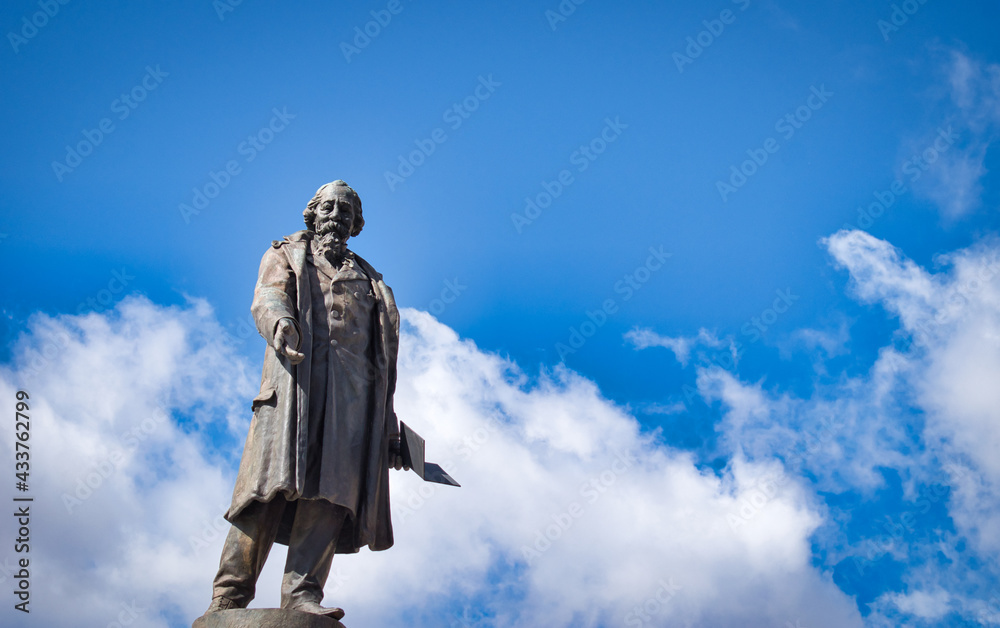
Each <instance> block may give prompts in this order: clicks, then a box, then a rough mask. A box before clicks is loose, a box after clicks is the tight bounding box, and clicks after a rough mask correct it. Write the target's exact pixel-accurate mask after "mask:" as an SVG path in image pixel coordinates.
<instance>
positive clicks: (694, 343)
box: [625, 329, 725, 366]
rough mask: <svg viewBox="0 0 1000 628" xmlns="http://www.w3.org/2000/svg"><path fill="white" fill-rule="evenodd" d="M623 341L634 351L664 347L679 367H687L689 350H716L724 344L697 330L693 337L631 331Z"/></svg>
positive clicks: (712, 334)
mask: <svg viewBox="0 0 1000 628" xmlns="http://www.w3.org/2000/svg"><path fill="white" fill-rule="evenodd" d="M625 339H626V340H628V341H629V342H631V343H632V344H633V345H635V348H636V349H648V348H649V347H664V348H666V349H670V350H671V351H672V352H673V354H674V357H676V358H677V361H678V362H680V364H681V366H687V363H688V360H689V359H690V357H691V350H692V349H693V348H695V347H698V346H704V347H714V348H718V347H721V346H724V344H725V343H724V342H723V341H722V340H719V338H717V337H716V335H715V334H714V333H712V332H710V331H708V330H706V329H699V330H698V334H697V335H695V336H689V337H685V336H677V337H676V338H674V337H671V336H661V335H660V334H658V333H656V332H654V331H653V330H651V329H633V330H631V331H629V332H628V333H626V334H625Z"/></svg>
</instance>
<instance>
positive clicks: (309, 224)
mask: <svg viewBox="0 0 1000 628" xmlns="http://www.w3.org/2000/svg"><path fill="white" fill-rule="evenodd" d="M330 187H339V188H342V189H341V190H339V191H341V192H344V193H345V194H347V197H348V198H350V199H351V205H353V206H354V228H353V229H352V230H351V237H352V238H353V237H354V236H356V235H358V234H359V233H361V229H362V228H363V227H364V226H365V218H364V216H363V215H362V214H361V197H360V196H358V193H357V192H355V191H354V189H353V188H352V187H351V186H349V185H347V183H346V182H345V181H343V180H342V179H337V180H336V181H333V182H331V183H327V184H326V185H323V186H322V187H320V189H318V190H316V195H315V196H313V197H312V200H311V201H309V203H308V204H307V205H306V209H305V211H304V212H302V218H304V219H305V221H306V228H307V229H309V231H316V208H317V207H319V203H320V201H321V200H322V199H323V192H325V191H326V190H327V188H330Z"/></svg>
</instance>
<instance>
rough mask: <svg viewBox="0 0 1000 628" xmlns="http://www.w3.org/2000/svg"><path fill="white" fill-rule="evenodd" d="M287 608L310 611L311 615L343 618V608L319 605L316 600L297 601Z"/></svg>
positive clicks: (304, 611)
mask: <svg viewBox="0 0 1000 628" xmlns="http://www.w3.org/2000/svg"><path fill="white" fill-rule="evenodd" d="M287 610H290V611H301V612H303V613H312V614H313V615H322V616H323V617H330V618H332V619H336V620H341V619H343V618H344V609H342V608H337V607H336V606H333V607H330V608H327V607H325V606H320V605H319V603H317V602H312V601H309V602H299V603H298V604H296V605H295V606H289V607H288V609H287Z"/></svg>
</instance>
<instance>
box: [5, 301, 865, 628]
mask: <svg viewBox="0 0 1000 628" xmlns="http://www.w3.org/2000/svg"><path fill="white" fill-rule="evenodd" d="M404 320H405V324H404V333H403V337H402V341H401V351H402V353H401V356H400V380H399V388H398V393H397V403H396V407H397V410H398V412H399V414H400V416H401V418H402V419H403V420H405V421H407V422H408V423H409V424H411V425H412V426H413V427H414V429H416V430H417V431H418V432H420V433H421V434H422V435H423V436H425V437H426V438H427V442H428V458H430V459H432V460H435V461H438V462H441V463H443V464H445V465H446V466H447V467H448V468H449V469H450V470H451V472H452V475H454V476H455V477H456V479H458V480H459V481H460V482H461V483H462V484H463V486H462V488H458V489H455V488H451V487H442V486H438V485H427V484H423V483H421V482H420V481H419V479H418V478H416V476H414V475H413V474H402V473H394V474H393V478H392V485H393V503H394V525H395V529H396V543H397V545H396V547H394V548H393V549H391V550H389V551H388V552H380V553H371V552H367V551H363V552H362V553H361V554H359V555H356V556H341V557H338V558H337V559H336V560H335V561H334V570H333V577H332V578H331V583H330V584H329V585H328V587H327V592H328V602H330V603H337V604H341V605H343V606H345V607H346V608H347V610H348V612H349V613H350V614H349V616H348V619H349V620H352V622H354V623H356V624H357V625H363V624H366V623H367V624H370V625H391V624H397V623H401V622H403V621H404V620H405V622H406V624H407V625H413V626H441V625H452V624H455V625H460V624H461V622H463V621H464V622H466V623H467V624H469V625H483V626H488V625H497V626H507V625H514V624H520V625H570V624H573V625H581V626H600V625H622V624H624V625H640V624H642V619H641V615H639V614H636V608H638V609H639V610H638V613H644V612H648V613H650V618H649V622H648V623H647V625H664V624H667V623H672V624H676V625H692V626H693V625H697V626H730V625H741V626H772V625H784V624H785V623H786V622H793V625H794V622H796V621H800V620H801V621H802V623H803V625H808V626H836V627H842V626H852V625H853V626H858V625H861V620H860V617H859V615H858V613H857V612H856V610H855V608H854V605H853V602H852V601H851V600H850V599H849V598H848V597H847V596H845V595H844V594H843V593H841V592H840V591H839V590H838V589H837V588H836V587H835V586H834V584H833V583H832V581H831V579H830V574H829V573H825V572H821V571H819V570H817V569H816V568H815V567H814V566H813V564H812V557H811V548H810V538H811V535H812V534H813V532H814V531H815V530H816V529H817V527H818V526H820V525H821V523H822V521H823V515H822V511H821V509H819V508H818V506H817V505H816V503H815V500H814V499H813V497H811V495H810V491H809V490H807V489H806V488H805V487H804V486H803V485H802V483H801V482H800V481H799V480H797V479H794V478H791V477H788V476H786V475H784V474H783V470H782V468H781V466H780V465H778V464H777V463H775V462H774V461H773V460H770V461H753V460H745V459H743V458H741V457H736V458H734V459H733V461H732V463H731V464H730V465H729V466H728V467H727V468H726V469H725V470H724V472H723V473H721V474H716V473H714V472H712V471H710V470H702V469H699V468H698V467H697V466H695V464H694V463H693V461H692V459H691V457H690V456H689V455H687V454H685V453H683V452H678V451H674V450H671V449H666V448H663V447H660V446H657V445H655V444H654V443H653V442H652V441H651V440H649V439H648V438H647V437H645V436H644V435H643V434H642V433H641V432H640V430H639V424H638V422H637V421H636V420H635V419H634V418H633V417H632V416H630V415H629V414H627V413H626V411H625V410H624V409H623V408H621V407H618V406H616V405H614V404H612V403H611V402H609V401H608V400H606V399H604V398H603V397H602V396H601V395H600V392H599V390H598V389H597V387H596V385H595V384H594V383H593V382H591V381H589V380H586V379H584V378H582V377H581V376H579V375H577V374H575V373H573V372H570V371H568V370H565V369H563V368H557V369H556V370H555V371H553V372H550V373H547V374H545V375H543V376H542V377H541V379H540V380H539V381H529V380H528V378H526V377H525V376H524V375H523V374H522V373H521V372H520V371H519V370H518V368H517V367H516V365H514V364H512V363H510V362H507V361H504V360H502V359H501V358H499V357H497V356H495V355H490V354H487V353H484V352H482V351H480V350H478V349H477V348H476V347H475V345H473V344H472V343H471V342H469V341H463V340H461V339H460V338H458V336H457V335H456V334H455V333H454V332H453V331H452V330H451V329H449V328H447V327H445V326H443V325H441V324H440V323H438V322H437V321H435V320H434V319H433V318H432V317H431V316H429V315H428V314H425V313H421V312H417V311H413V310H407V311H405V312H404ZM222 337H224V332H223V331H222V329H221V327H220V326H219V325H218V323H217V321H216V320H215V319H214V315H213V314H212V312H211V310H210V308H208V307H207V306H206V305H205V304H204V303H200V302H194V303H192V304H190V305H189V306H187V307H185V308H162V307H158V306H156V305H154V304H152V303H149V302H148V301H145V300H142V299H130V300H127V301H125V302H124V303H123V304H122V305H120V306H119V307H118V309H117V310H116V311H115V313H114V314H113V315H111V316H104V315H97V314H91V315H88V316H85V317H71V316H67V317H57V318H48V317H44V316H38V317H36V318H35V319H34V321H33V323H32V326H31V329H30V332H29V334H28V335H27V336H26V337H25V338H24V339H23V340H22V342H21V344H20V346H19V348H18V350H17V351H16V352H15V355H16V357H15V362H14V365H15V368H16V369H18V371H17V372H21V373H22V374H23V373H25V372H26V370H27V369H28V368H29V367H27V366H26V364H27V363H29V362H31V359H32V354H31V350H32V349H33V348H34V349H43V348H44V347H45V346H46V345H47V344H49V343H54V342H57V339H58V342H61V343H62V346H63V348H62V349H61V350H60V351H58V352H52V351H50V352H49V354H50V355H49V357H47V358H45V360H46V364H44V365H43V368H36V369H34V372H33V373H32V374H31V375H30V378H28V379H25V380H24V381H23V382H22V384H21V385H23V386H26V387H27V388H28V389H29V391H30V393H31V395H32V410H31V411H32V413H33V415H32V416H33V427H32V441H31V442H32V444H33V451H34V452H35V453H34V456H35V457H34V458H33V460H34V465H35V466H34V467H33V470H32V476H31V477H32V490H33V491H34V493H35V494H36V495H37V496H39V497H44V498H45V499H44V500H42V499H39V501H37V502H36V503H35V505H34V506H33V508H36V509H37V510H35V511H33V512H35V513H36V517H37V518H36V519H35V520H34V523H33V528H32V529H33V536H34V543H33V547H32V552H33V553H32V565H33V566H34V568H35V571H34V572H33V574H34V575H33V580H32V583H33V606H32V610H33V615H32V616H31V621H30V622H26V621H25V618H24V617H22V616H21V614H20V613H17V612H16V611H13V610H12V609H11V608H10V605H8V606H7V607H6V608H5V610H4V611H2V614H0V616H2V617H3V622H4V624H5V625H15V626H17V625H35V624H36V623H37V624H39V625H42V624H44V625H87V626H105V625H109V624H112V623H113V622H114V621H116V617H117V615H118V614H119V613H122V612H127V610H126V609H124V608H123V606H122V605H123V604H125V605H126V607H128V606H129V605H134V606H135V607H138V608H140V609H142V610H141V619H140V620H139V622H138V623H139V625H148V626H185V625H188V624H189V622H190V621H191V620H192V619H193V618H194V617H195V616H197V615H198V614H200V613H201V612H202V611H203V610H204V607H205V606H206V605H207V603H208V598H209V590H210V583H211V579H212V576H213V574H214V571H215V568H216V565H217V560H218V552H219V549H220V547H221V533H220V532H219V528H222V526H217V524H219V519H218V515H219V513H220V512H221V510H222V509H223V508H224V506H225V503H226V501H227V500H228V497H229V494H230V491H231V489H232V482H233V479H234V477H233V476H234V464H235V457H236V456H238V452H239V450H240V446H241V443H242V438H243V436H244V433H245V429H246V425H247V422H248V419H249V416H248V410H247V400H248V399H249V398H250V397H251V396H252V394H253V392H254V390H253V389H254V385H253V384H254V381H253V380H254V379H255V376H256V373H253V372H251V371H252V370H253V369H252V368H251V367H250V366H249V365H247V364H245V363H244V361H243V360H241V359H240V358H239V356H238V355H236V354H235V353H234V351H232V349H231V348H230V347H228V346H227V345H225V344H224V343H222V342H221V341H220V340H219V339H220V338H222ZM36 366H37V364H36ZM17 372H15V371H11V370H5V371H3V372H2V373H0V398H3V399H12V398H13V392H14V390H15V387H16V385H15V381H16V380H17V377H18V375H17ZM160 408H162V409H163V410H164V411H165V412H166V413H167V415H169V417H170V418H169V419H167V420H158V417H163V416H167V415H161V414H157V411H158V409H160ZM145 419H149V421H147V422H146V423H145V429H144V428H143V425H144V424H143V421H144V420H145ZM217 425H221V426H222V435H221V436H219V435H215V436H214V437H210V436H209V432H210V430H212V429H213V426H217ZM136 427H138V428H139V430H140V432H139V433H140V434H142V440H141V441H139V442H138V443H137V444H133V443H131V441H128V440H126V439H123V437H122V434H123V433H126V432H128V431H129V430H133V429H135V428H136ZM4 442H5V443H7V446H5V447H4V449H3V450H2V451H3V454H2V458H3V461H2V463H3V465H4V466H5V467H7V468H10V462H11V459H12V452H11V447H10V445H9V441H8V440H6V439H5V440H4ZM116 448H117V449H116ZM219 449H224V450H226V451H224V452H222V451H218V450H219ZM115 451H118V452H119V453H120V455H121V459H120V460H118V456H114V460H116V461H117V462H114V463H112V464H113V466H114V467H115V468H114V469H113V470H112V471H111V472H110V473H108V477H107V478H101V479H100V481H99V482H98V481H97V478H98V477H100V476H99V474H98V475H96V476H93V475H91V472H92V471H95V470H97V471H99V469H100V467H101V464H102V461H105V460H110V459H111V457H112V456H113V454H114V452H115ZM79 478H82V479H83V481H84V482H86V481H87V479H88V478H89V479H91V481H92V482H93V483H95V484H98V487H97V488H96V489H93V491H92V493H93V494H92V495H91V496H90V497H89V498H87V499H85V500H83V501H82V503H80V504H76V505H74V507H73V509H72V512H71V513H70V512H67V508H66V507H65V506H64V505H63V504H62V503H61V501H60V495H62V494H63V493H64V492H66V493H72V492H73V491H74V490H75V489H76V488H77V486H78V482H77V480H78V479H79ZM764 503H766V508H762V507H761V506H762V505H763V504H764ZM4 525H8V526H9V525H10V524H9V522H7V523H6V524H4ZM5 534H6V532H5ZM205 544H207V546H205ZM281 560H282V556H281V552H278V551H275V552H274V553H273V554H272V557H271V560H270V561H269V563H268V565H269V566H268V569H267V570H266V572H265V575H264V577H262V580H261V583H260V589H259V597H258V600H257V602H256V603H255V605H260V606H271V605H275V604H276V603H277V597H278V596H277V589H278V573H279V571H280V562H281ZM8 580H9V578H8ZM676 587H679V588H676ZM668 589H669V590H670V593H669V594H668V593H667V591H668ZM657 596H659V599H658V597H657ZM387 599H391V600H392V603H391V604H387V603H386V600H387ZM463 605H467V608H466V609H465V615H464V617H463V616H462V611H463V608H462V607H463ZM643 609H645V610H643Z"/></svg>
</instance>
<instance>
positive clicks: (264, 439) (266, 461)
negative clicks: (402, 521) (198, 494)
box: [225, 231, 399, 553]
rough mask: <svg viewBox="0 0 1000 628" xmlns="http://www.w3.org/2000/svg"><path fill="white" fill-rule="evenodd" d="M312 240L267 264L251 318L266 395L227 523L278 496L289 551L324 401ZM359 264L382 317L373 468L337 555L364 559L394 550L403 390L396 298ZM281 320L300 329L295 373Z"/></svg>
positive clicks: (278, 247) (369, 464) (300, 240)
mask: <svg viewBox="0 0 1000 628" xmlns="http://www.w3.org/2000/svg"><path fill="white" fill-rule="evenodd" d="M312 235H313V234H312V233H311V232H308V231H299V232H296V233H294V234H292V235H290V236H287V237H285V238H284V240H276V241H275V242H274V243H273V245H272V248H270V249H268V251H267V252H266V253H265V254H264V257H263V259H262V260H261V265H260V273H259V276H258V280H257V286H256V289H255V290H254V299H253V305H252V306H251V311H252V313H253V318H254V321H255V322H256V324H257V330H258V331H259V332H260V335H261V336H263V337H264V339H265V340H266V341H267V343H268V347H267V349H266V356H265V358H264V370H263V374H262V376H261V385H260V394H258V395H257V396H256V397H255V398H254V400H253V404H252V405H253V410H254V416H253V420H252V421H251V423H250V431H249V433H248V434H247V440H246V445H245V447H244V449H243V458H242V460H241V461H240V470H239V474H238V475H237V478H236V488H235V490H234V491H233V501H232V505H231V506H230V508H229V511H228V512H227V513H226V515H225V517H226V519H228V520H229V521H230V522H236V521H237V520H238V517H239V515H240V513H241V512H242V511H243V510H244V509H246V508H247V506H249V505H250V504H252V503H253V502H254V501H261V502H268V501H270V500H272V499H274V498H275V497H276V496H277V495H281V496H283V497H284V498H285V500H287V502H288V505H289V507H288V508H286V509H285V513H284V518H283V520H282V525H281V526H280V528H279V532H278V537H277V539H276V541H277V542H278V543H282V544H286V545H287V544H288V534H289V531H290V528H291V522H292V519H293V517H294V511H295V507H294V506H295V501H296V500H297V499H299V498H301V497H302V495H303V492H304V490H305V488H306V452H307V450H308V446H309V438H310V434H309V430H308V426H309V404H310V400H315V399H316V398H317V394H324V391H310V390H309V388H310V372H311V369H312V366H313V365H312V360H313V356H312V345H313V342H312V335H311V321H312V307H313V303H312V298H311V290H310V278H309V273H308V272H307V267H306V265H307V264H308V263H309V262H308V260H307V252H308V250H309V240H310V239H311V238H312ZM354 260H355V262H357V263H358V265H359V266H361V268H362V269H363V270H364V271H365V273H366V274H367V275H368V277H369V278H370V280H371V286H372V293H373V294H374V295H375V298H376V300H377V308H378V310H377V315H376V316H375V317H374V318H375V319H376V321H375V324H374V325H373V332H372V338H371V346H370V349H371V355H372V356H373V360H372V364H371V369H370V371H369V373H368V374H367V376H368V377H369V378H370V379H371V382H372V390H373V394H372V399H371V402H370V404H369V406H368V407H369V415H368V416H367V417H366V420H368V421H369V422H370V427H369V429H370V431H369V434H370V437H369V439H368V444H367V461H366V463H365V464H364V465H363V470H362V474H363V477H360V478H345V481H357V482H360V498H359V504H358V507H357V509H356V511H355V516H354V517H349V518H348V521H347V522H346V523H345V524H344V529H343V531H342V532H341V534H340V538H339V542H338V545H337V548H336V552H337V553H352V552H357V551H358V550H359V549H360V548H361V547H362V546H364V545H367V546H368V547H369V548H371V549H372V550H384V549H388V548H389V547H391V546H392V543H393V538H392V521H391V519H390V513H389V438H390V436H393V435H395V434H398V433H399V424H398V421H397V419H396V414H395V412H394V411H393V405H392V397H393V392H394V391H395V387H396V355H397V352H398V347H399V311H398V310H397V309H396V302H395V299H394V298H393V296H392V290H390V289H389V287H388V286H387V285H385V282H384V281H382V275H381V274H379V273H378V272H377V271H375V269H374V268H372V267H371V265H369V264H368V263H367V262H365V261H364V260H363V259H361V258H360V257H358V256H357V255H354ZM281 318H291V319H292V320H293V321H295V322H296V325H297V327H298V329H299V338H300V343H299V347H298V350H299V351H300V352H302V353H303V354H305V358H304V359H303V360H302V362H300V363H299V364H297V365H292V364H291V363H290V362H289V361H288V358H286V357H285V356H279V355H278V353H277V352H276V351H275V350H274V349H273V348H272V347H271V342H272V340H273V338H274V332H275V327H276V325H277V323H278V320H279V319H281Z"/></svg>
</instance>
